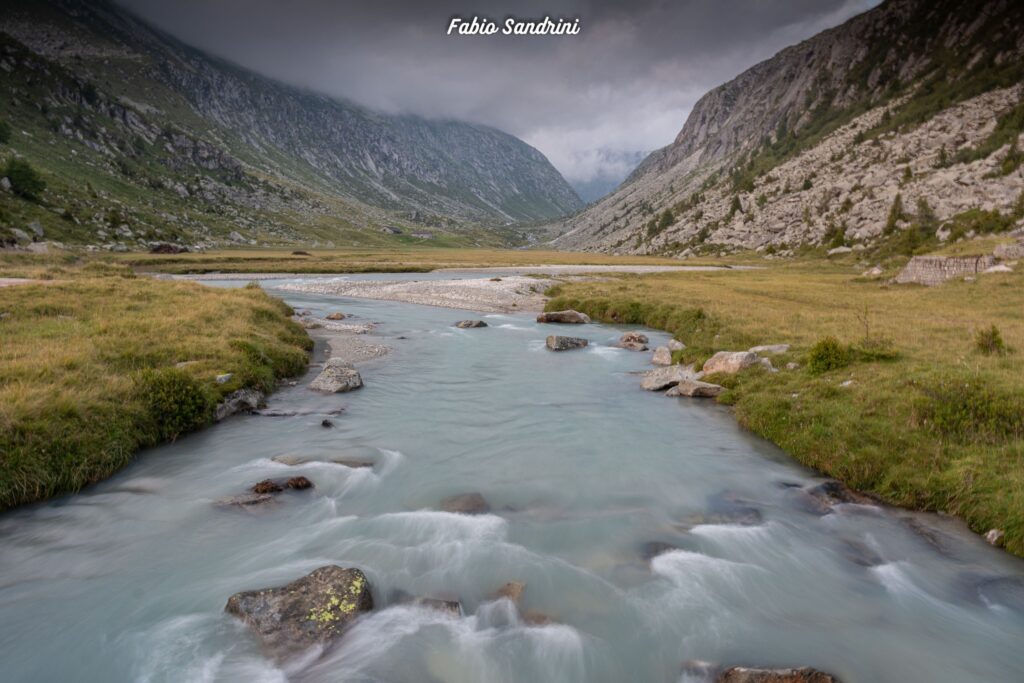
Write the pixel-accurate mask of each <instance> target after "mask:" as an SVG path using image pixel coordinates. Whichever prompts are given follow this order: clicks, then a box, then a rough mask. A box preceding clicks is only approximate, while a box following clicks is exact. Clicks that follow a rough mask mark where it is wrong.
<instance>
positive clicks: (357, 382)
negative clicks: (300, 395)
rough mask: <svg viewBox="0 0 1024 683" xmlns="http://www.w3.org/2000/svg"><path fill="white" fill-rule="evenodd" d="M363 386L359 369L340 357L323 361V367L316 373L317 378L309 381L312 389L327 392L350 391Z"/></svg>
mask: <svg viewBox="0 0 1024 683" xmlns="http://www.w3.org/2000/svg"><path fill="white" fill-rule="evenodd" d="M361 386H363V378H362V377H360V376H359V371H358V370H356V369H355V368H354V367H352V364H351V363H346V362H345V361H343V360H342V359H340V358H331V359H329V360H328V361H327V362H326V363H324V369H323V370H322V371H321V372H320V374H319V375H317V378H316V379H314V380H313V381H312V382H310V385H309V388H310V389H312V390H313V391H323V392H326V393H329V394H337V393H340V392H343V391H352V390H353V389H358V388H359V387H361Z"/></svg>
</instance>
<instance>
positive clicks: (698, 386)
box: [665, 379, 725, 398]
mask: <svg viewBox="0 0 1024 683" xmlns="http://www.w3.org/2000/svg"><path fill="white" fill-rule="evenodd" d="M723 391H725V387H721V386H719V385H717V384H711V383H710V382H701V381H700V380H697V379H684V380H683V381H682V382H680V383H679V384H677V385H675V386H674V387H672V388H671V389H669V390H668V391H667V392H665V395H666V396H689V397H691V398H714V397H715V396H718V395H719V394H720V393H722V392H723Z"/></svg>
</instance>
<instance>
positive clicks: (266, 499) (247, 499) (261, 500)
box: [215, 493, 275, 508]
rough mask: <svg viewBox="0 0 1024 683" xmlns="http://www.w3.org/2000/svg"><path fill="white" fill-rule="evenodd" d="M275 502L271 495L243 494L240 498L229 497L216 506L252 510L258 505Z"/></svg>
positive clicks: (218, 502)
mask: <svg viewBox="0 0 1024 683" xmlns="http://www.w3.org/2000/svg"><path fill="white" fill-rule="evenodd" d="M273 502H275V500H274V496H272V495H270V494H269V493H243V494H242V495H240V496H229V497H227V498H221V499H220V500H218V501H217V502H216V503H215V505H216V506H217V507H222V508H226V507H238V508H250V507H255V506H257V505H264V504H267V503H273Z"/></svg>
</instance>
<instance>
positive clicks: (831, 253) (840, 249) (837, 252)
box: [828, 247, 853, 256]
mask: <svg viewBox="0 0 1024 683" xmlns="http://www.w3.org/2000/svg"><path fill="white" fill-rule="evenodd" d="M851 251H853V249H852V248H850V247H836V248H835V249H829V250H828V255H829V256H839V255H841V254H849V253H850V252H851Z"/></svg>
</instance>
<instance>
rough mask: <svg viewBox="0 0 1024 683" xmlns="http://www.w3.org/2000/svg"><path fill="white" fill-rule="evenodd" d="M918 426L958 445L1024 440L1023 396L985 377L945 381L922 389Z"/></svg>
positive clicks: (915, 409) (917, 404) (916, 417)
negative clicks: (955, 441)
mask: <svg viewBox="0 0 1024 683" xmlns="http://www.w3.org/2000/svg"><path fill="white" fill-rule="evenodd" d="M914 416H915V419H916V422H917V423H918V424H919V425H922V426H924V427H926V428H928V429H931V430H932V431H934V432H937V433H939V434H942V435H943V436H947V437H950V438H954V439H957V440H959V441H966V442H984V443H992V442H998V441H1003V440H1010V439H1019V438H1021V437H1022V436H1024V393H1021V392H1020V391H1009V390H1005V389H1001V388H998V387H995V386H993V385H992V383H991V382H989V381H986V380H985V378H982V377H953V378H946V379H943V380H940V381H937V382H934V383H932V384H929V385H926V386H924V387H922V395H921V396H920V397H919V398H918V399H917V401H916V402H915V405H914Z"/></svg>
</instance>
